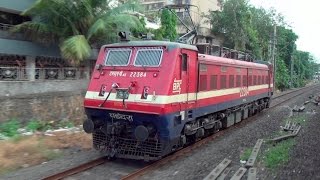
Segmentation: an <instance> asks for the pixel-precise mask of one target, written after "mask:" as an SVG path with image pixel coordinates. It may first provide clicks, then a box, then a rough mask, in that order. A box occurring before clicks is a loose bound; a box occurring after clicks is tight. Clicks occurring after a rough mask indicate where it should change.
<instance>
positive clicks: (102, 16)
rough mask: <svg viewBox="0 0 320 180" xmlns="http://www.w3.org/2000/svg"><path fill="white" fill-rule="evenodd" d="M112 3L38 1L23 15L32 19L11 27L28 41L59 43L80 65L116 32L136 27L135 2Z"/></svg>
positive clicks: (65, 54) (114, 38)
mask: <svg viewBox="0 0 320 180" xmlns="http://www.w3.org/2000/svg"><path fill="white" fill-rule="evenodd" d="M113 2H114V1H112V0H68V1H65V0H38V1H36V3H35V4H34V5H33V6H32V7H31V8H30V9H28V10H26V11H25V12H23V15H26V16H30V17H32V21H30V22H25V23H23V24H20V25H18V26H16V27H15V28H14V31H19V32H23V33H24V34H25V35H26V37H28V38H29V39H30V40H34V41H37V42H40V43H43V44H50V43H52V44H59V46H60V50H61V54H62V56H63V57H64V58H66V59H68V60H70V61H72V62H75V63H77V62H79V61H82V60H84V59H87V58H88V57H89V56H90V54H91V48H94V47H100V45H101V44H105V43H110V42H114V41H117V33H118V32H119V31H128V30H132V29H133V28H136V27H137V26H138V25H139V22H140V21H139V20H138V18H136V17H135V16H132V15H130V14H128V13H127V12H129V11H130V10H137V8H139V6H138V4H137V3H136V2H135V1H130V2H128V3H124V4H114V3H113Z"/></svg>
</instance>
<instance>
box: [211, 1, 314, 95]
mask: <svg viewBox="0 0 320 180" xmlns="http://www.w3.org/2000/svg"><path fill="white" fill-rule="evenodd" d="M222 6H223V8H222V9H223V10H222V11H214V12H211V13H210V15H209V16H208V18H209V19H210V23H211V24H212V27H213V28H212V31H213V33H214V34H218V35H221V34H222V35H223V36H224V37H225V41H224V44H223V45H224V46H226V47H228V48H233V49H236V50H240V51H247V52H250V53H252V54H253V55H254V56H255V57H256V59H261V60H265V61H267V60H270V57H271V56H270V55H271V54H270V49H271V43H270V40H271V39H272V36H273V31H274V26H276V29H277V35H276V65H275V66H276V78H275V79H276V86H277V88H279V89H286V88H289V87H290V86H291V85H292V86H294V87H299V86H303V85H305V83H306V80H309V79H312V77H313V74H314V73H315V72H316V71H318V70H319V69H318V68H317V67H318V66H317V65H316V63H315V62H314V59H313V57H312V56H311V55H310V53H307V52H302V51H298V50H297V49H296V44H295V42H296V40H297V39H298V36H297V35H296V34H295V33H294V32H293V31H292V30H291V29H290V28H288V26H287V25H286V22H285V21H284V18H283V17H282V16H281V14H278V13H276V11H275V10H265V9H263V8H256V7H253V6H251V5H250V4H249V2H248V0H226V1H224V2H223V4H222ZM292 60H293V63H294V68H293V73H292V74H293V76H292V78H291V73H290V70H291V63H292ZM291 80H292V84H291Z"/></svg>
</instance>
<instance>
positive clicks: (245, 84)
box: [242, 75, 248, 86]
mask: <svg viewBox="0 0 320 180" xmlns="http://www.w3.org/2000/svg"><path fill="white" fill-rule="evenodd" d="M242 81H243V82H242V85H243V86H247V85H248V84H247V81H248V79H247V76H246V75H244V76H243V77H242Z"/></svg>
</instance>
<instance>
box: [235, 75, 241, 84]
mask: <svg viewBox="0 0 320 180" xmlns="http://www.w3.org/2000/svg"><path fill="white" fill-rule="evenodd" d="M240 86H241V76H240V75H237V81H236V87H240Z"/></svg>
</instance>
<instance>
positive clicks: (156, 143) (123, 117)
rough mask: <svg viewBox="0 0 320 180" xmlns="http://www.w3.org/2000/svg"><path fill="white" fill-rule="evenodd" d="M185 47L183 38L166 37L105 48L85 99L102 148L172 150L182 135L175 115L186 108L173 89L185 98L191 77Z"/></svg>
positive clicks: (142, 153) (148, 153) (158, 153)
mask: <svg viewBox="0 0 320 180" xmlns="http://www.w3.org/2000/svg"><path fill="white" fill-rule="evenodd" d="M182 52H183V51H182V50H181V47H180V44H178V43H170V42H160V41H141V42H126V43H118V44H111V45H107V46H103V47H102V48H101V50H100V53H99V57H98V60H97V62H96V67H95V69H94V72H93V74H92V79H91V81H90V84H89V87H88V91H87V93H86V97H85V102H84V105H85V110H86V114H87V116H88V120H86V121H85V122H84V130H85V131H86V132H88V133H93V145H94V147H95V148H96V149H98V150H100V151H103V152H105V153H106V154H107V155H108V156H116V157H121V158H130V159H144V160H146V159H147V160H148V159H149V160H155V159H159V158H161V157H162V156H164V155H165V154H168V153H169V152H171V150H172V146H174V143H172V139H177V137H179V135H180V132H178V131H173V128H172V127H173V123H174V122H173V119H174V117H175V116H176V115H177V114H180V110H181V105H180V104H179V103H176V102H174V101H177V99H175V97H173V95H176V97H177V98H180V100H181V97H180V96H179V94H181V93H184V92H186V91H187V89H186V88H187V86H186V87H180V86H179V88H178V86H177V82H179V83H180V84H181V82H183V81H184V80H185V78H187V77H186V76H187V74H186V72H181V63H182V62H181V59H182ZM194 56H195V57H196V51H194ZM184 84H185V85H186V84H187V83H186V82H184ZM182 127H183V126H182V125H181V128H182Z"/></svg>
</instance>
